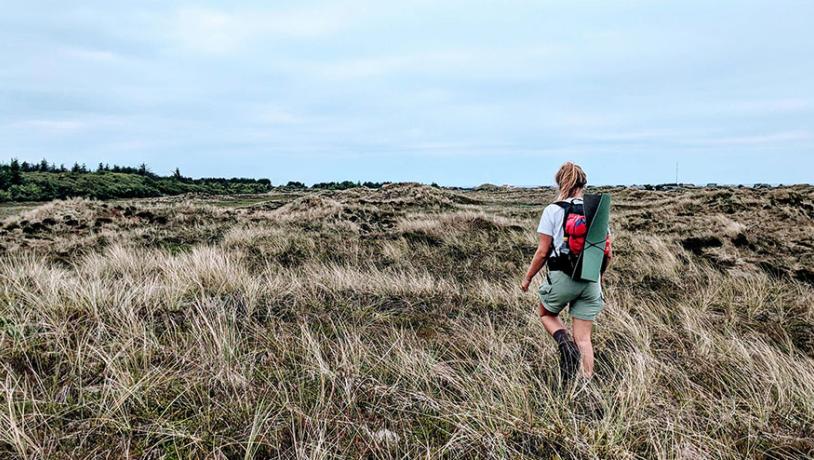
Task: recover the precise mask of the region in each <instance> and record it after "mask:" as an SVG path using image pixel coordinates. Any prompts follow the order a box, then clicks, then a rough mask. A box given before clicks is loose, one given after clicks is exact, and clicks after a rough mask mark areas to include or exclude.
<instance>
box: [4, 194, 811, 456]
mask: <svg viewBox="0 0 814 460" xmlns="http://www.w3.org/2000/svg"><path fill="white" fill-rule="evenodd" d="M407 190H408V191H409V194H408V195H407V196H409V197H410V200H412V201H413V202H414V205H412V206H410V207H407V206H406V205H404V203H402V202H401V201H399V200H398V192H399V189H395V191H394V189H393V188H392V187H390V188H388V189H386V190H383V191H378V192H372V191H371V192H367V195H366V194H365V193H360V192H359V191H354V192H353V193H352V194H342V193H335V194H330V196H325V197H323V196H322V195H320V196H319V197H317V198H312V199H310V200H309V199H305V200H302V199H300V200H299V201H295V202H292V203H291V204H290V206H288V208H286V207H282V208H279V209H277V210H271V211H267V210H237V211H236V210H229V209H216V208H214V207H208V206H205V207H202V208H200V209H201V213H203V214H204V215H206V216H208V217H207V219H195V218H194V216H195V212H196V209H198V208H197V206H198V205H197V204H195V203H169V202H166V203H163V204H162V203H143V202H142V203H137V204H136V205H137V206H141V207H143V208H146V207H149V209H151V210H152V211H153V212H154V213H157V214H161V213H165V214H166V215H168V216H170V221H169V223H168V224H167V225H166V226H164V227H161V228H158V227H157V226H156V225H157V224H149V223H146V222H137V221H132V222H131V221H130V220H127V219H125V218H124V217H122V218H119V217H115V219H114V222H112V223H110V224H106V225H108V226H110V228H107V227H103V228H102V230H101V231H97V232H96V233H93V232H92V231H91V230H88V231H87V232H86V233H81V232H80V233H59V228H56V227H55V228H54V229H52V232H51V233H49V234H44V235H41V236H43V237H45V239H38V240H26V239H20V238H22V236H20V234H18V233H10V234H9V235H7V236H8V240H7V242H8V244H9V245H22V244H23V243H25V244H26V245H28V246H27V247H28V249H25V246H15V247H17V250H15V251H12V252H7V253H6V254H5V255H3V257H2V258H0V331H1V332H0V366H1V367H0V385H2V386H1V387H0V456H2V457H10V458H200V457H210V458H268V457H278V456H280V457H286V458H361V457H368V458H438V457H452V458H540V457H543V458H664V459H667V458H693V459H695V458H743V457H753V458H765V457H773V458H799V457H804V456H810V455H812V454H814V439H812V436H811V433H814V393H813V392H812V388H814V359H812V357H814V307H812V305H814V290H812V288H811V286H810V285H806V284H804V283H802V282H798V281H794V280H792V279H790V278H778V277H773V276H769V275H767V274H765V273H764V272H762V271H761V270H759V269H756V268H755V267H754V266H751V265H743V266H737V267H730V268H725V269H721V268H720V267H718V266H716V264H715V263H713V262H714V261H713V262H711V261H710V259H707V258H704V257H699V256H696V255H694V254H692V253H691V252H688V251H686V250H684V249H683V248H682V247H681V245H680V244H678V242H677V240H676V237H675V236H673V235H671V234H669V233H659V232H650V231H639V230H632V229H627V228H626V227H627V225H626V224H627V223H628V222H634V221H635V220H636V219H637V218H638V214H637V213H639V212H640V210H639V208H632V210H631V211H624V207H620V212H618V213H617V215H616V216H617V220H616V221H615V223H614V225H615V226H616V227H617V231H616V245H615V250H616V253H617V255H618V259H617V260H616V261H615V262H614V265H613V267H612V271H611V272H610V273H609V276H608V280H607V281H606V287H605V295H606V297H607V308H606V310H605V311H604V312H603V314H602V315H601V316H600V318H599V320H598V321H597V324H596V331H595V334H594V337H595V342H596V343H595V346H596V348H597V372H596V374H597V375H596V377H595V378H594V380H593V381H591V382H590V383H589V384H587V385H577V386H574V387H571V388H567V389H562V390H561V389H559V385H558V382H557V378H558V377H557V363H556V361H557V356H556V350H555V347H554V346H553V344H552V341H551V339H550V338H549V337H547V336H546V334H545V332H544V331H543V329H542V327H541V325H540V323H539V320H538V318H537V317H536V315H535V311H536V308H535V307H536V299H535V296H534V295H532V294H524V293H522V292H520V290H519V289H518V288H517V287H516V285H517V282H518V280H519V277H520V276H521V273H522V271H523V269H524V268H525V264H526V263H527V262H528V258H529V257H530V254H531V252H533V250H534V235H533V228H534V224H535V223H534V218H535V217H536V214H537V213H538V212H539V208H534V209H529V208H527V207H525V206H523V205H522V204H521V203H520V202H521V201H522V199H520V198H517V199H515V201H517V202H518V203H517V204H512V203H513V201H512V200H511V199H508V200H507V201H508V203H507V202H505V201H498V200H495V201H489V197H488V195H483V194H481V195H478V196H475V197H473V198H469V199H468V200H457V199H456V198H455V196H449V195H447V194H449V192H445V191H442V190H434V189H427V190H425V189H423V188H416V187H411V188H408V189H407ZM405 193H406V192H405ZM379 194H386V195H381V196H380V195H379ZM422 194H426V195H428V196H429V198H427V200H426V203H428V204H427V206H428V207H427V208H426V209H424V210H422V209H421V208H420V205H421V203H422V201H421V199H422V198H421V197H422V196H423V195H422ZM501 199H502V200H503V199H505V198H501ZM541 199H542V198H541ZM654 199H656V198H654ZM365 200H366V201H365ZM473 202H478V203H481V204H473ZM371 203H374V204H371ZM394 203H395V204H394ZM415 203H418V205H415ZM439 203H440V205H439ZM622 203H624V201H622ZM430 205H432V206H430ZM44 206H45V207H44V208H43V209H41V210H34V211H32V212H31V213H29V214H28V215H26V216H23V217H14V218H11V219H10V220H7V222H12V221H14V222H18V221H19V220H20V219H27V220H29V221H31V220H34V219H37V218H43V217H44V216H56V217H60V216H59V214H60V213H70V214H71V215H80V214H81V213H85V214H92V213H94V212H106V211H103V210H101V209H102V208H99V205H98V203H95V202H67V203H62V204H60V203H57V204H49V205H44ZM89 209H90V210H89ZM44 210H47V213H46V212H45V211H44ZM85 214H81V215H85ZM354 217H355V218H354ZM88 218H89V219H92V218H93V217H88ZM699 221H701V222H706V221H705V220H704V219H703V218H699ZM363 224H365V225H366V226H367V227H366V228H365V227H364V226H363ZM676 225H680V224H678V223H677V224H676ZM195 226H198V227H199V228H197V229H196V228H191V227H195ZM699 231H701V230H699ZM145 232H147V233H149V234H150V235H152V236H153V238H149V239H145V238H143V237H142V236H141V235H143V234H145ZM100 235H104V236H105V238H104V242H103V243H101V244H99V240H98V238H99V236H100ZM179 235H183V236H184V238H185V239H184V240H183V243H184V244H183V245H181V246H180V247H177V244H176V246H172V247H168V246H167V244H166V243H165V242H166V241H168V240H170V239H171V238H178V237H179ZM213 235H215V236H214V237H213ZM12 237H13V238H17V239H12ZM67 241H72V243H71V244H70V245H69V246H68V245H67V243H66V242H67ZM172 241H179V240H177V239H176V240H172ZM728 244H729V243H727V245H726V247H723V248H722V249H720V250H721V251H734V250H735V249H733V248H731V247H729V246H728ZM66 247H69V248H70V250H68V249H66ZM65 251H68V255H69V257H66V256H65V255H64V252H65ZM60 253H62V255H60ZM747 256H748V254H744V260H746V259H747Z"/></svg>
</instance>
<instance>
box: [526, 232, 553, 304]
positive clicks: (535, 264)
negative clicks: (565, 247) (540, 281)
mask: <svg viewBox="0 0 814 460" xmlns="http://www.w3.org/2000/svg"><path fill="white" fill-rule="evenodd" d="M552 239H553V238H551V236H550V235H544V234H542V233H541V234H540V244H539V245H537V252H535V253H534V257H533V258H532V259H531V265H529V270H528V272H526V277H525V278H523V282H522V283H520V289H522V290H523V292H526V291H528V290H529V285H530V284H531V279H532V278H534V275H536V274H537V272H539V271H540V269H541V268H543V265H545V261H546V259H548V253H549V252H550V251H551V241H552Z"/></svg>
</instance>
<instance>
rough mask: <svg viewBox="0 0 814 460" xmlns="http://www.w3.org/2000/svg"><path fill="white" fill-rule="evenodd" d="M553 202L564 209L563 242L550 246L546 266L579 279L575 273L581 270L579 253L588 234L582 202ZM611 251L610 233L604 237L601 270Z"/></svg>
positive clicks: (605, 264) (583, 247)
mask: <svg viewBox="0 0 814 460" xmlns="http://www.w3.org/2000/svg"><path fill="white" fill-rule="evenodd" d="M554 204H556V205H557V206H559V207H561V208H562V209H563V211H564V214H563V219H562V229H563V244H562V245H561V246H560V247H559V248H552V249H551V250H552V253H553V254H554V256H550V257H549V258H548V268H549V270H551V271H563V272H566V273H569V274H570V275H571V278H573V279H579V276H578V275H577V274H578V273H579V272H580V270H581V266H580V263H581V260H582V258H581V257H580V255H581V254H582V250H583V249H585V237H586V236H587V235H588V221H587V219H586V218H585V209H584V207H583V204H582V203H573V202H571V201H557V202H555V203H554ZM610 251H611V237H610V234H608V236H607V237H606V239H605V259H604V260H603V261H602V272H604V271H605V268H607V264H608V257H607V256H608V255H609V254H610Z"/></svg>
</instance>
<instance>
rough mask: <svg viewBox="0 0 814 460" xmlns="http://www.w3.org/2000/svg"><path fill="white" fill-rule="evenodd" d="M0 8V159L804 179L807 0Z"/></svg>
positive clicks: (468, 179) (440, 177) (809, 142)
mask: <svg viewBox="0 0 814 460" xmlns="http://www.w3.org/2000/svg"><path fill="white" fill-rule="evenodd" d="M126 3H127V2H120V1H104V2H101V1H100V2H67V1H52V2H41V1H5V0H0V9H1V10H2V13H0V159H2V161H7V160H8V158H11V157H18V158H20V159H21V160H29V161H38V160H39V159H41V158H43V157H45V158H47V159H49V160H51V161H56V162H57V163H60V162H64V163H66V164H71V163H73V162H74V161H79V162H85V163H87V164H88V165H95V164H96V163H98V162H100V161H103V162H110V163H114V162H115V163H120V164H138V163H141V162H146V163H147V164H148V165H150V166H151V168H152V169H153V170H155V171H156V172H159V173H168V172H169V171H170V170H171V169H173V168H174V167H176V166H178V167H180V168H181V171H182V173H184V174H186V175H191V176H253V177H268V178H270V179H271V180H272V182H274V183H280V182H286V181H288V180H300V181H304V182H307V183H312V182H316V181H327V180H344V179H351V180H418V181H422V182H432V181H435V182H438V183H442V184H448V185H474V184H479V183H483V182H492V183H499V184H503V183H511V184H518V185H534V184H548V183H550V182H551V180H552V175H553V173H554V171H555V170H556V168H557V166H558V165H559V164H560V163H561V162H562V161H564V160H566V159H572V160H575V161H577V162H580V163H581V164H583V166H584V167H585V168H586V170H587V172H588V176H589V180H590V181H591V182H592V183H595V184H608V183H611V184H614V183H657V182H672V181H673V180H674V175H675V165H676V162H678V163H679V179H680V180H681V181H686V182H696V183H707V182H720V183H754V182H771V183H793V182H814V22H813V21H814V1H810V0H804V1H789V0H773V1H763V2H758V1H749V0H739V1H708V0H707V1H688V0H682V1H671V2H666V1H650V0H648V1H616V2H614V1H596V2H583V1H573V0H568V1H566V0H563V1H542V0H537V1H488V2H487V1H474V0H468V1H438V0H436V1H429V0H427V1H424V0H415V1H412V0H410V1H406V0H405V1H396V0H394V1H381V0H377V1H366V0H350V1H342V0H338V1H330V2H328V1H324V2H311V1H297V2H286V1H275V2H256V3H252V2H183V3H174V2H169V1H138V2H132V4H129V5H127V4H126Z"/></svg>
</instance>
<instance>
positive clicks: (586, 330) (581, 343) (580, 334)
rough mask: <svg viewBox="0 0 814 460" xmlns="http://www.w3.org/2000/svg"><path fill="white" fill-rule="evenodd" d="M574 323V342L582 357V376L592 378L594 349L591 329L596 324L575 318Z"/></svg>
mask: <svg viewBox="0 0 814 460" xmlns="http://www.w3.org/2000/svg"><path fill="white" fill-rule="evenodd" d="M573 323H574V341H575V342H576V343H577V347H579V354H580V355H581V356H582V375H583V376H584V377H586V378H591V376H593V375H594V347H593V345H592V344H591V329H592V328H593V325H594V322H593V321H586V320H584V319H577V318H573Z"/></svg>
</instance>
